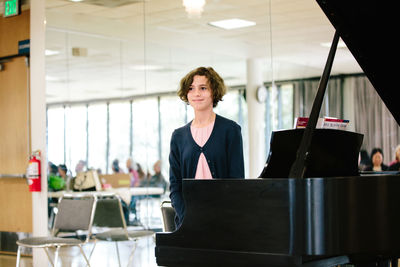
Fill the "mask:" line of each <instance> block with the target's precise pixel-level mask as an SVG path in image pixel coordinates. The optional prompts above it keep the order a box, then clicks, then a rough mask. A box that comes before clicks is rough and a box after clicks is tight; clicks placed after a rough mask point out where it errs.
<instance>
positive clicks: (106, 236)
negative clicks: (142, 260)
mask: <svg viewBox="0 0 400 267" xmlns="http://www.w3.org/2000/svg"><path fill="white" fill-rule="evenodd" d="M108 197H109V198H108V199H101V198H100V199H98V200H97V208H102V203H101V202H102V201H115V202H117V203H118V210H117V211H116V210H113V209H107V210H103V211H99V212H104V211H105V212H107V213H108V216H107V218H113V219H114V220H118V219H119V224H117V225H116V224H112V225H107V223H104V222H98V221H96V216H95V218H94V221H93V225H94V226H99V227H109V228H116V229H114V230H108V231H105V232H101V233H99V234H95V235H93V236H94V245H93V248H92V251H91V252H90V255H89V260H90V259H91V257H92V254H93V251H94V249H95V248H96V244H97V241H99V240H100V241H113V242H115V248H116V252H117V256H118V264H119V266H121V260H120V255H119V249H118V242H119V241H134V246H133V248H132V250H131V252H130V254H129V261H128V265H127V266H129V265H130V264H131V262H132V260H133V255H134V253H135V250H136V247H137V240H138V239H139V238H140V237H144V236H149V235H152V234H154V232H152V231H146V230H140V231H137V230H133V231H128V229H127V226H126V221H125V217H124V213H123V209H122V204H121V198H120V197H119V196H118V195H113V196H108ZM110 197H111V198H110ZM97 212H98V211H97V210H96V212H95V213H96V214H97Z"/></svg>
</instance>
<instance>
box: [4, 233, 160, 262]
mask: <svg viewBox="0 0 400 267" xmlns="http://www.w3.org/2000/svg"><path fill="white" fill-rule="evenodd" d="M132 247H133V242H119V243H118V248H119V254H120V258H121V266H127V264H128V260H129V254H130V252H131V249H132ZM154 247H155V243H154V237H153V236H151V237H146V238H142V239H140V240H139V241H138V244H137V247H136V250H135V254H134V257H133V261H132V263H131V265H130V266H132V267H133V266H135V267H155V266H157V264H156V260H155V256H154ZM92 248H93V243H88V244H86V245H85V246H84V251H85V254H86V255H89V254H90V251H91V249H92ZM50 255H51V256H53V253H52V254H50ZM60 261H61V264H60ZM60 261H59V264H58V267H60V266H63V267H64V266H70V267H80V266H86V265H85V260H84V259H83V257H82V255H81V254H80V253H79V248H77V247H72V248H62V249H61V250H60ZM15 263H16V256H10V255H1V254H0V267H11V266H13V267H14V266H15ZM90 265H91V266H94V267H118V257H117V252H116V247H115V243H114V242H97V245H96V248H95V250H94V252H93V255H92V257H91V259H90ZM31 266H32V258H31V257H22V260H21V267H31ZM48 266H51V265H50V264H49V265H48Z"/></svg>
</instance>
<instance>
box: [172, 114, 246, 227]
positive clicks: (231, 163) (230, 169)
mask: <svg viewBox="0 0 400 267" xmlns="http://www.w3.org/2000/svg"><path fill="white" fill-rule="evenodd" d="M191 123H192V122H190V123H188V124H186V125H185V126H183V127H181V128H178V129H176V130H175V131H174V132H173V133H172V137H171V151H170V154H169V165H170V169H169V181H170V192H171V194H170V198H171V202H172V206H173V207H174V209H175V211H176V215H177V216H176V217H175V224H176V226H177V227H179V226H180V225H181V223H182V220H183V217H184V214H185V203H184V201H183V195H182V178H194V177H195V175H196V169H197V163H198V161H199V156H200V153H201V152H203V153H204V156H205V157H206V159H207V163H208V166H209V168H210V171H211V175H212V177H213V178H244V162H243V142H242V134H241V130H240V126H239V125H238V124H237V123H236V122H234V121H232V120H229V119H226V118H224V117H222V116H219V115H216V118H215V123H214V127H213V130H212V132H211V135H210V137H209V139H208V140H207V142H206V143H205V145H204V146H203V147H200V146H199V145H197V143H196V141H194V139H193V137H192V134H191V131H190V125H191ZM204 193H206V192H204Z"/></svg>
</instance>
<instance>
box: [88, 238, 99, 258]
mask: <svg viewBox="0 0 400 267" xmlns="http://www.w3.org/2000/svg"><path fill="white" fill-rule="evenodd" d="M93 243H94V244H93V248H92V250H91V251H90V254H89V261H90V259H91V258H92V254H93V252H94V249H95V248H96V244H97V239H95V240H94V242H93Z"/></svg>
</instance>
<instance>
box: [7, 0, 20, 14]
mask: <svg viewBox="0 0 400 267" xmlns="http://www.w3.org/2000/svg"><path fill="white" fill-rule="evenodd" d="M20 7H21V6H20V3H19V0H6V1H4V17H11V16H16V15H19V14H20Z"/></svg>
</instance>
